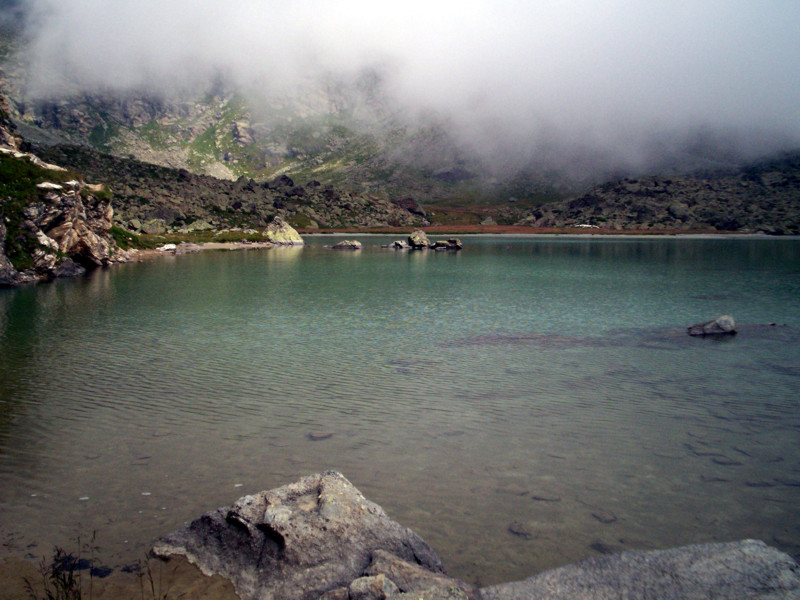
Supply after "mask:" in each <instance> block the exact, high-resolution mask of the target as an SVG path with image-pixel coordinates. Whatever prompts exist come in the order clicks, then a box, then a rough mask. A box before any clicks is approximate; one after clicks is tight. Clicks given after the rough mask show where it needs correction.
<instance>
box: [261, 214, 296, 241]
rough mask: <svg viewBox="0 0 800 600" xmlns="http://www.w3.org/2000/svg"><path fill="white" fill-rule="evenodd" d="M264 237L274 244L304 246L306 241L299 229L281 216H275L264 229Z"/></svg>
mask: <svg viewBox="0 0 800 600" xmlns="http://www.w3.org/2000/svg"><path fill="white" fill-rule="evenodd" d="M264 237H265V238H267V239H268V240H269V241H270V242H272V243H273V244H279V245H281V246H302V245H303V244H304V243H305V242H304V241H303V238H302V237H300V234H299V233H297V230H296V229H295V228H294V227H292V226H291V225H289V223H287V222H286V221H284V220H283V219H282V218H281V217H275V218H274V219H273V220H272V222H271V223H270V224H269V225H267V228H266V229H265V230H264Z"/></svg>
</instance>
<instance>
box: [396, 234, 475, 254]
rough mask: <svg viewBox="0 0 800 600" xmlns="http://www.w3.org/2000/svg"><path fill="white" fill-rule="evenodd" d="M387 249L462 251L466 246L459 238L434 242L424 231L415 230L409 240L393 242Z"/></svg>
mask: <svg viewBox="0 0 800 600" xmlns="http://www.w3.org/2000/svg"><path fill="white" fill-rule="evenodd" d="M386 247H387V248H394V249H396V250H408V249H411V250H461V249H463V248H464V244H463V243H462V242H461V240H459V239H458V238H448V239H446V240H436V241H435V242H432V241H431V240H430V239H428V235H427V234H426V233H425V231H423V230H422V229H415V230H414V231H412V232H411V234H410V235H409V236H408V240H407V241H406V240H397V241H395V242H392V243H391V244H389V245H388V246H386Z"/></svg>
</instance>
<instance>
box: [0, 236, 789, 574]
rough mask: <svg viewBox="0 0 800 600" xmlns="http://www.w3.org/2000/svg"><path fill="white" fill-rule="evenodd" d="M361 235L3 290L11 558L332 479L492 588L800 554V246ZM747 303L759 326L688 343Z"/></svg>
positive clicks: (743, 321)
mask: <svg viewBox="0 0 800 600" xmlns="http://www.w3.org/2000/svg"><path fill="white" fill-rule="evenodd" d="M349 237H354V236H352V235H351V236H349ZM355 237H356V238H357V239H360V240H361V241H362V242H363V243H364V249H363V250H362V251H359V252H347V251H332V250H330V249H327V248H325V247H324V244H331V243H334V242H335V241H337V240H338V239H340V238H337V237H334V236H310V237H308V238H307V241H308V244H307V246H306V247H304V248H286V249H273V250H262V251H241V252H226V251H219V252H204V253H198V254H193V255H185V256H178V257H174V256H169V257H164V258H159V259H155V260H152V261H147V262H142V263H135V264H127V265H121V266H116V267H113V268H110V269H106V270H102V271H98V272H95V273H94V274H92V275H91V276H90V277H88V278H85V279H80V280H74V281H58V282H55V283H52V284H47V285H40V286H37V287H29V288H23V289H17V290H0V358H2V360H1V361H0V542H1V543H2V546H0V558H1V557H2V556H12V555H13V556H23V557H24V556H28V557H29V558H34V557H36V558H38V557H40V556H43V555H49V553H50V551H51V549H52V547H53V545H55V544H58V545H62V546H65V547H70V546H71V545H73V544H74V541H75V540H76V538H78V537H81V538H82V539H84V540H85V539H87V538H88V537H90V536H91V535H92V532H96V544H97V545H98V546H99V547H100V550H99V551H98V552H99V553H98V557H99V558H100V559H101V561H102V562H104V563H106V564H108V565H109V566H111V567H114V568H119V567H122V566H124V565H128V564H131V563H133V562H135V561H136V560H137V559H139V558H142V557H143V556H144V553H145V552H146V551H147V549H148V548H149V546H150V544H151V542H152V541H153V540H154V539H155V538H157V537H158V536H160V535H163V534H166V533H168V532H170V531H172V530H173V529H175V528H177V527H179V526H180V525H181V524H183V523H184V522H186V521H189V520H191V519H193V518H195V517H197V516H199V515H200V514H201V513H203V512H206V511H208V510H211V509H213V508H216V507H218V506H222V505H225V504H230V503H231V502H233V501H234V500H236V499H237V498H239V497H240V496H243V495H244V494H246V493H253V492H256V491H259V490H262V489H268V488H272V487H277V486H280V485H283V484H286V483H290V482H292V481H295V480H296V479H298V478H299V477H300V476H302V475H305V474H309V473H313V472H318V471H322V470H327V469H336V470H339V471H341V472H342V473H344V474H345V476H346V477H348V478H349V479H350V480H351V481H352V482H353V483H354V484H355V485H356V486H357V487H358V488H359V489H360V490H361V491H362V492H363V493H364V494H365V495H366V496H367V498H369V499H370V500H373V501H374V502H377V503H378V504H380V505H381V506H383V508H384V509H385V510H386V511H387V512H388V513H389V515H390V516H391V517H392V518H394V519H395V520H397V521H399V522H400V523H402V524H404V525H406V526H408V527H411V528H412V529H414V530H415V531H417V532H418V533H419V534H420V535H421V536H422V537H423V538H424V539H425V540H426V541H427V542H428V543H429V544H431V546H433V547H434V549H436V551H437V552H438V553H439V554H440V555H441V557H442V559H443V560H444V562H445V565H446V566H447V568H448V571H449V572H450V574H452V575H454V576H457V577H461V578H463V579H466V580H469V581H471V582H474V583H478V584H481V585H486V584H491V583H497V582H500V581H504V580H510V579H519V578H522V577H526V576H528V575H530V574H532V573H534V572H537V571H541V570H544V569H547V568H551V567H555V566H558V565H562V564H565V563H569V562H574V561H576V560H579V559H582V558H585V557H588V556H593V555H597V554H598V553H602V552H609V551H616V550H622V549H651V548H664V547H670V546H677V545H683V544H690V543H699V542H711V541H727V540H736V539H742V538H757V539H762V540H764V541H765V542H767V543H768V544H771V545H774V546H776V547H778V548H780V549H781V550H784V551H787V552H789V553H791V554H794V555H797V554H799V553H800V511H798V506H800V240H798V239H796V238H794V239H789V238H766V237H764V238H760V237H666V238H664V237H659V238H650V237H592V236H578V237H570V236H556V237H552V236H540V237H534V236H531V237H518V236H464V237H463V238H462V239H463V241H464V243H465V249H464V250H463V251H462V252H460V253H447V252H436V253H435V252H403V251H393V250H386V249H381V248H380V244H382V243H386V242H388V241H390V240H391V239H393V238H390V237H382V236H364V235H361V236H355ZM722 314H731V315H733V316H734V317H735V319H736V321H737V324H738V325H739V326H740V332H739V334H738V335H736V336H735V337H727V338H725V339H710V338H705V339H701V338H691V337H689V336H688V335H686V328H687V326H689V325H691V324H693V323H697V322H700V321H704V320H708V319H712V318H714V317H717V316H719V315H722Z"/></svg>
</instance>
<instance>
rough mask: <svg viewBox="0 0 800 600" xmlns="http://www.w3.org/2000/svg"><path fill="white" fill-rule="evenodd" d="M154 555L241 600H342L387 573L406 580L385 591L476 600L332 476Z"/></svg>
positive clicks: (209, 519) (235, 508)
mask: <svg viewBox="0 0 800 600" xmlns="http://www.w3.org/2000/svg"><path fill="white" fill-rule="evenodd" d="M153 553H154V554H155V555H156V556H159V557H162V558H167V557H169V556H170V555H183V556H185V557H186V558H187V559H188V560H189V561H190V562H191V563H192V564H194V565H196V566H197V567H199V568H200V570H201V571H202V572H203V573H204V574H206V575H222V576H223V577H225V578H226V579H229V580H231V582H232V583H233V585H234V587H235V589H236V593H237V594H239V596H241V598H242V599H243V600H256V599H260V598H271V599H273V600H283V599H285V600H290V599H291V600H316V599H317V598H320V597H321V596H323V594H327V595H326V597H329V598H339V597H342V598H349V597H350V594H351V592H354V591H355V590H356V589H360V588H361V587H364V585H366V584H367V583H370V582H359V583H356V584H355V588H353V589H352V590H351V589H350V588H351V587H352V586H353V584H354V582H355V581H356V580H358V579H361V578H363V577H376V576H378V575H384V577H385V578H390V575H391V574H392V573H400V574H402V575H395V577H398V578H400V577H401V576H402V578H403V580H404V581H405V583H404V582H403V581H393V582H392V583H393V584H394V585H395V586H397V587H398V591H399V592H411V591H413V592H418V591H422V590H425V589H428V588H431V587H436V586H439V585H441V586H445V587H451V588H453V590H456V591H457V593H458V594H459V595H458V596H454V598H455V597H459V598H472V597H474V596H473V592H474V590H473V589H472V588H471V587H470V586H468V585H467V584H465V583H463V582H461V581H458V580H455V579H451V578H449V577H447V576H446V575H445V574H444V568H443V566H442V563H441V560H440V559H439V557H438V556H437V555H436V553H435V552H434V551H433V550H432V549H431V548H430V546H428V545H427V544H426V543H425V542H424V541H423V540H422V538H420V537H419V536H418V535H417V534H416V533H414V532H413V531H411V530H410V529H408V528H406V527H403V526H402V525H400V524H398V523H396V522H395V521H392V520H391V519H390V518H389V517H388V516H387V515H386V513H385V512H384V511H383V509H382V508H381V507H380V506H378V505H377V504H375V503H373V502H370V501H369V500H367V499H366V498H364V496H363V495H362V494H361V492H359V491H358V490H357V489H356V488H355V486H353V484H352V483H350V482H349V481H348V480H347V479H346V478H345V477H344V476H343V475H342V474H341V473H337V472H335V471H328V472H326V473H322V474H316V475H309V476H307V477H303V478H302V479H300V480H299V481H298V482H296V483H292V484H289V485H286V486H283V487H281V488H277V489H274V490H269V491H265V492H259V493H258V494H254V495H252V496H244V497H243V498H240V499H239V500H237V501H236V502H235V503H234V504H233V505H232V506H228V507H223V508H219V509H217V510H215V511H212V512H209V513H206V514H204V515H203V516H201V517H200V518H199V519H197V520H195V521H193V522H192V523H190V524H189V525H188V526H186V527H184V528H182V529H179V530H178V531H176V532H174V533H172V534H170V535H169V536H167V537H166V538H163V539H162V540H160V541H159V542H157V543H156V544H155V546H154V547H153ZM381 565H388V566H381ZM389 567H391V568H389ZM379 571H383V572H379ZM387 571H390V573H387ZM404 586H405V587H404ZM384 587H388V588H389V589H391V586H384Z"/></svg>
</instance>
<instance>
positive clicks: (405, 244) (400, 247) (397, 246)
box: [381, 240, 411, 250]
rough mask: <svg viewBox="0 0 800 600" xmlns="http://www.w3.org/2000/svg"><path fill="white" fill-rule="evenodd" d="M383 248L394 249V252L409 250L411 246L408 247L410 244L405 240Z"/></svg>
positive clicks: (396, 241)
mask: <svg viewBox="0 0 800 600" xmlns="http://www.w3.org/2000/svg"><path fill="white" fill-rule="evenodd" d="M381 248H392V249H394V250H408V249H409V248H411V246H409V245H408V242H406V241H405V240H395V241H393V242H392V243H391V244H386V245H385V246H381Z"/></svg>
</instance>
